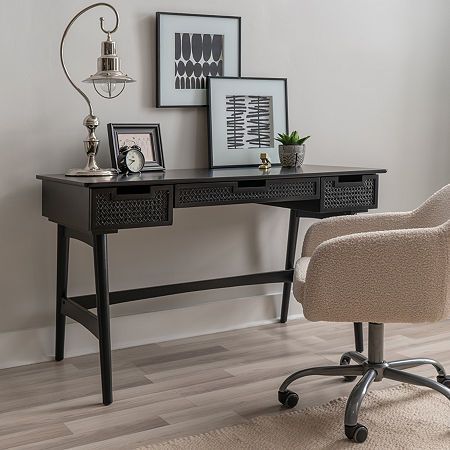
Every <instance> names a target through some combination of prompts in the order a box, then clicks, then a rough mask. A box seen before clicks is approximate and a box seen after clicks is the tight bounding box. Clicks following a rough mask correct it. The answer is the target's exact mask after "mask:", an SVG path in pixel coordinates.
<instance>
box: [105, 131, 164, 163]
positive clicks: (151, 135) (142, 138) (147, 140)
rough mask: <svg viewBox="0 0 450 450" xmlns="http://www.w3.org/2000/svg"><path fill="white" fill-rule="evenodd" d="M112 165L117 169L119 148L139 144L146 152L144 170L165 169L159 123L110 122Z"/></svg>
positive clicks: (144, 152)
mask: <svg viewBox="0 0 450 450" xmlns="http://www.w3.org/2000/svg"><path fill="white" fill-rule="evenodd" d="M108 137H109V149H110V152H111V163H112V166H113V167H114V168H115V169H117V156H118V155H119V149H121V148H122V147H124V146H128V147H131V146H133V145H137V146H139V147H140V149H141V151H142V153H143V154H144V158H145V164H144V167H143V169H142V172H146V171H150V170H164V156H163V149H162V142H161V131H160V128H159V123H145V124H144V123H133V124H132V123H108Z"/></svg>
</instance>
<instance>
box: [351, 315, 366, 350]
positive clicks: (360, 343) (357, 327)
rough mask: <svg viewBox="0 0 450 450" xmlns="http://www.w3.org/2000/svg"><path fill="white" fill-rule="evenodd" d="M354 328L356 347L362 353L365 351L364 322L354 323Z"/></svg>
mask: <svg viewBox="0 0 450 450" xmlns="http://www.w3.org/2000/svg"><path fill="white" fill-rule="evenodd" d="M353 330H354V332H355V349H356V351H357V352H359V353H362V352H363V351H364V333H363V324H362V323H361V322H355V323H354V324H353Z"/></svg>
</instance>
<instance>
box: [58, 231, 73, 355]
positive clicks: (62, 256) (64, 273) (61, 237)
mask: <svg viewBox="0 0 450 450" xmlns="http://www.w3.org/2000/svg"><path fill="white" fill-rule="evenodd" d="M69 242H70V238H69V237H68V235H67V230H66V228H65V227H64V226H62V225H58V241H57V257H56V340H55V359H56V361H62V360H63V359H64V336H65V331H66V316H65V315H64V314H62V312H61V308H62V303H63V299H64V298H66V297H67V279H68V273H69Z"/></svg>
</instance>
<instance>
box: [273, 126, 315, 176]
mask: <svg viewBox="0 0 450 450" xmlns="http://www.w3.org/2000/svg"><path fill="white" fill-rule="evenodd" d="M310 137H311V136H305V137H300V135H299V134H298V132H297V131H293V132H292V133H291V134H289V133H278V137H277V138H275V139H276V140H277V141H278V142H280V144H281V145H279V146H278V153H279V155H280V163H281V167H300V166H301V165H302V164H303V160H304V159H305V141H306V140H308V139H309V138H310Z"/></svg>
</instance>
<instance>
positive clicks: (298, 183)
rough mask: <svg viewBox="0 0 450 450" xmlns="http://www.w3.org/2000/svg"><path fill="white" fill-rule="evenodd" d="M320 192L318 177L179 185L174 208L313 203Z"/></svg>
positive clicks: (176, 190)
mask: <svg viewBox="0 0 450 450" xmlns="http://www.w3.org/2000/svg"><path fill="white" fill-rule="evenodd" d="M319 189H320V182H319V179H318V178H302V179H279V180H265V179H261V180H241V181H237V182H221V183H195V184H178V185H176V186H175V207H177V208H187V207H193V206H207V205H226V204H233V203H258V202H265V201H288V200H313V199H317V198H319V194H320V192H319Z"/></svg>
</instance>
